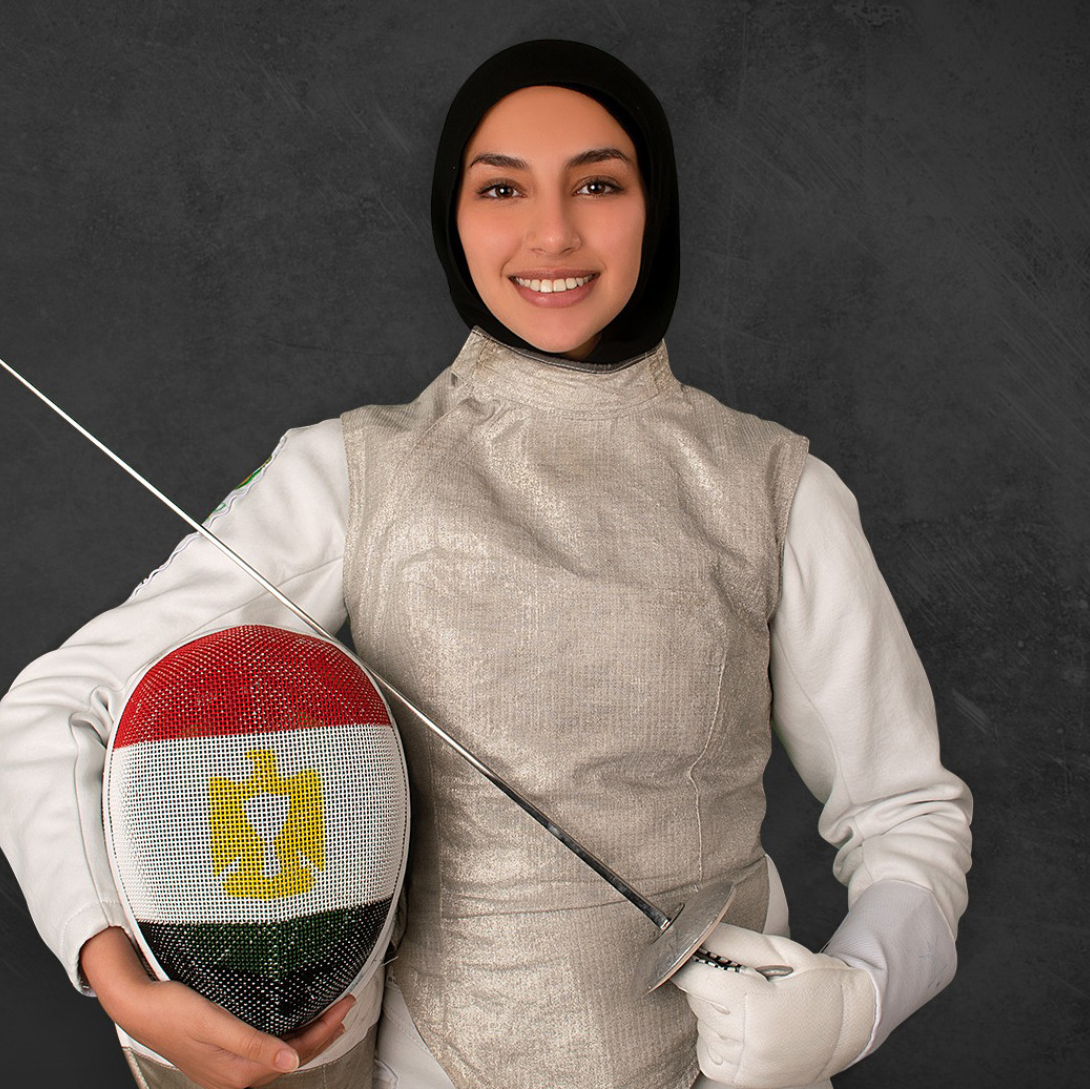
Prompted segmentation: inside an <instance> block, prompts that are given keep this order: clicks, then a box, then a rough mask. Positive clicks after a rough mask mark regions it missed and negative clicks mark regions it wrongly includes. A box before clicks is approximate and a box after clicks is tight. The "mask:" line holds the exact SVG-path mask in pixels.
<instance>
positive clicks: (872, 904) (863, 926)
mask: <svg viewBox="0 0 1090 1089" xmlns="http://www.w3.org/2000/svg"><path fill="white" fill-rule="evenodd" d="M822 952H824V953H827V954H828V955H829V956H831V957H838V958H839V959H840V960H842V961H844V962H845V964H850V965H852V966H853V967H855V968H862V969H863V970H864V971H866V972H867V973H868V974H869V975H870V977H871V979H872V980H873V981H874V986H875V990H876V991H877V992H878V1010H877V1014H876V1016H875V1023H874V1032H873V1033H872V1035H871V1039H870V1043H868V1044H867V1046H866V1047H865V1048H864V1049H863V1051H862V1052H861V1053H860V1055H859V1058H860V1059H861V1058H863V1056H864V1055H869V1054H870V1053H871V1052H872V1051H874V1049H875V1048H877V1047H878V1046H879V1045H880V1044H882V1043H883V1042H884V1041H885V1039H886V1037H887V1036H889V1034H890V1033H891V1032H892V1031H893V1030H894V1029H895V1028H896V1027H897V1026H898V1025H899V1024H900V1023H901V1022H902V1021H904V1020H905V1019H906V1018H908V1017H909V1016H910V1015H911V1014H913V1013H915V1011H916V1010H918V1009H919V1008H920V1007H921V1006H922V1005H923V1004H924V1003H925V1002H927V1001H928V1000H929V999H931V998H933V997H934V996H935V995H936V994H938V993H939V991H941V990H942V989H943V987H945V986H946V985H947V984H948V983H949V982H950V980H952V979H953V978H954V972H955V970H956V968H957V951H956V949H955V947H954V936H953V934H952V933H951V931H950V926H949V924H948V923H947V921H946V917H945V916H944V915H943V913H942V910H941V909H940V908H939V905H938V902H937V901H936V899H935V897H934V896H933V895H932V894H931V893H930V892H928V890H927V889H924V888H921V887H920V886H919V885H913V884H911V883H910V882H908V881H878V882H876V883H875V884H873V885H871V886H870V887H869V888H867V889H865V890H864V891H863V892H862V893H861V894H860V896H859V898H858V899H857V900H856V901H855V903H854V904H853V905H852V907H851V910H849V912H848V914H847V916H846V917H845V919H844V922H843V923H841V924H840V927H839V928H838V929H837V931H836V933H835V934H834V935H833V936H832V937H831V938H830V939H829V941H828V943H827V944H826V946H825V948H824V949H823V950H822ZM857 1061H858V1060H857Z"/></svg>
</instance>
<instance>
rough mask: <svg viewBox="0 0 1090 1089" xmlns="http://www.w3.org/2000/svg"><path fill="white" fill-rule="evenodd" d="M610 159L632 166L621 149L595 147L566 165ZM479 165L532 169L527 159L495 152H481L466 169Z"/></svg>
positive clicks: (585, 163) (573, 165) (571, 165)
mask: <svg viewBox="0 0 1090 1089" xmlns="http://www.w3.org/2000/svg"><path fill="white" fill-rule="evenodd" d="M610 159H620V160H622V161H623V162H626V163H628V165H629V166H631V165H632V160H631V159H630V158H629V157H628V156H627V155H626V154H625V153H624V152H623V151H621V149H620V148H616V147H593V148H590V149H589V150H587V151H581V152H580V153H579V154H578V155H573V156H572V157H571V158H570V159H569V160H568V161H567V163H566V164H565V165H566V166H567V167H568V168H572V167H577V166H587V165H588V164H589V163H604V162H608V161H609V160H610ZM478 163H483V164H484V165H485V166H495V167H499V168H500V169H502V170H529V169H530V164H529V163H527V162H526V160H525V159H517V158H515V157H514V156H513V155H501V154H499V153H498V152H495V151H484V152H481V154H480V155H478V156H476V158H474V160H473V161H472V162H471V163H470V164H469V166H467V167H466V169H467V170H469V169H472V168H473V167H475V166H476V165H477V164H478Z"/></svg>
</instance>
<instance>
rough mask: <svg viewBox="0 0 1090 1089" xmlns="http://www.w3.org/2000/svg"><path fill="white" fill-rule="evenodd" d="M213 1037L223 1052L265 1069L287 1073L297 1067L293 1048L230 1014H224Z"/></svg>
mask: <svg viewBox="0 0 1090 1089" xmlns="http://www.w3.org/2000/svg"><path fill="white" fill-rule="evenodd" d="M224 1012H226V1011H224ZM216 1036H217V1038H216V1040H215V1041H214V1042H215V1043H216V1044H217V1045H218V1046H220V1047H222V1048H223V1049H224V1050H225V1051H230V1052H231V1053H232V1054H234V1055H238V1056H239V1057H240V1058H243V1059H248V1060H249V1061H250V1062H252V1063H256V1064H257V1065H259V1066H262V1067H264V1068H265V1069H267V1070H275V1071H277V1072H279V1073H281V1074H290V1073H291V1072H292V1071H294V1070H296V1069H298V1067H299V1055H298V1053H297V1052H296V1051H295V1049H294V1048H293V1047H290V1046H289V1045H288V1044H286V1043H284V1041H283V1040H281V1039H279V1038H278V1037H276V1036H270V1035H269V1034H268V1033H265V1032H258V1030H257V1029H255V1028H252V1027H251V1026H250V1025H247V1024H246V1023H245V1022H244V1021H240V1020H238V1018H236V1017H232V1016H231V1015H230V1014H227V1019H226V1020H225V1021H224V1022H223V1024H222V1027H221V1030H220V1031H219V1032H218V1033H217V1034H216Z"/></svg>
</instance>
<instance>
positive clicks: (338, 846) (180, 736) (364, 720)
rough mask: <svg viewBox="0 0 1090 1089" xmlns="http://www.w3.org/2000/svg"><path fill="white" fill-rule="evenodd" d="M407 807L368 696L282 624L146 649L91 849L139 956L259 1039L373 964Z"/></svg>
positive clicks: (383, 717)
mask: <svg viewBox="0 0 1090 1089" xmlns="http://www.w3.org/2000/svg"><path fill="white" fill-rule="evenodd" d="M408 816H409V813H408V781H407V777H406V771H405V761H404V756H403V753H402V750H401V743H400V741H399V739H398V736H397V732H396V729H395V727H394V723H393V719H392V717H391V715H390V712H389V709H388V707H387V706H386V703H385V701H384V699H383V697H382V695H381V694H380V693H379V691H378V689H377V688H376V687H375V686H374V684H372V682H371V681H370V679H369V678H368V677H367V675H366V674H365V673H364V672H363V670H361V669H360V667H359V666H358V665H356V663H355V662H353V661H352V659H351V658H349V657H348V655H347V654H345V653H344V652H342V651H341V650H340V649H339V648H337V647H336V646H334V645H332V644H330V643H328V642H326V641H324V640H322V639H318V638H315V637H313V636H309V635H300V634H297V633H295V632H290V631H285V630H282V629H279V628H269V627H262V626H257V625H251V626H244V627H237V628H230V629H227V630H225V631H220V632H216V633H214V634H211V635H205V636H202V637H201V638H198V639H195V640H194V641H192V642H189V643H186V644H185V645H183V646H181V647H179V648H177V649H175V650H173V651H171V652H170V653H168V654H166V655H165V656H163V657H162V658H160V659H158V660H157V661H156V662H155V663H154V664H153V665H151V667H150V668H148V669H147V670H145V671H144V672H143V674H142V675H141V676H140V677H138V678H137V679H136V680H135V682H134V683H133V685H132V686H131V688H130V691H129V693H128V696H127V699H126V702H125V705H124V711H123V713H122V715H121V718H120V720H119V722H118V726H117V729H116V731H115V733H114V736H113V738H112V740H111V742H110V747H109V751H108V754H107V763H106V779H105V782H104V790H103V818H104V824H105V830H106V843H107V848H108V851H109V854H110V862H111V865H112V867H113V871H114V878H115V881H116V884H117V887H118V890H119V891H120V893H121V896H122V899H123V900H124V902H125V909H126V913H127V915H128V919H129V924H130V927H131V928H132V932H133V935H134V937H135V938H136V939H137V942H138V944H139V946H140V949H141V952H142V953H143V955H144V956H145V958H146V959H147V961H148V964H149V965H150V967H151V968H152V970H153V971H154V972H155V973H156V974H157V975H158V976H159V977H160V978H163V979H175V980H179V981H181V982H182V983H185V984H187V985H188V986H190V987H192V988H193V989H194V990H196V991H198V992H199V993H200V994H202V995H203V996H204V997H205V998H209V999H211V1000H212V1001H214V1002H217V1003H219V1004H220V1005H221V1006H223V1007H224V1008H226V1009H227V1010H228V1011H229V1012H231V1013H233V1014H234V1015H235V1016H236V1017H239V1018H240V1019H242V1020H243V1021H246V1022H247V1023H248V1024H250V1025H253V1026H254V1027H255V1028H258V1029H260V1030H261V1031H263V1032H269V1033H272V1034H274V1035H284V1034H285V1033H288V1032H291V1031H293V1030H295V1029H297V1028H299V1027H300V1026H301V1025H304V1024H306V1023H307V1022H308V1021H310V1020H312V1019H313V1018H314V1017H316V1016H318V1014H320V1013H321V1012H322V1011H323V1010H325V1009H326V1008H327V1007H328V1006H329V1005H330V1004H331V1003H333V1002H335V1001H336V1000H337V999H338V998H339V997H340V996H341V995H343V994H344V993H345V992H346V991H347V990H348V989H349V988H350V987H351V986H352V985H353V983H354V982H356V981H357V980H358V979H360V978H361V977H363V976H364V975H370V974H371V973H373V972H375V971H377V970H378V969H379V967H380V966H381V963H382V958H383V955H384V954H385V951H386V945H387V943H388V941H389V936H390V931H391V928H392V925H393V916H394V910H395V907H396V902H397V898H398V894H399V892H400V889H401V882H402V879H403V877H404V871H405V858H406V852H407V849H408Z"/></svg>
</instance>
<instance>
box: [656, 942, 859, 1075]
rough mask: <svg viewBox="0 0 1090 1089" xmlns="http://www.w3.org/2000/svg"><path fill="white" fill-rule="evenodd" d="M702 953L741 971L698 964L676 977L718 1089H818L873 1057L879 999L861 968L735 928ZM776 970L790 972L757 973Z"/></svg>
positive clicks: (702, 1065) (701, 1056) (700, 1053)
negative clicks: (868, 1054)
mask: <svg viewBox="0 0 1090 1089" xmlns="http://www.w3.org/2000/svg"><path fill="white" fill-rule="evenodd" d="M704 948H705V949H707V950H708V951H709V952H712V953H715V954H716V955H717V956H719V957H722V958H726V959H729V960H731V961H735V962H738V964H739V967H737V968H730V969H723V968H720V967H715V966H713V965H708V964H700V963H697V962H695V961H690V962H689V963H688V964H686V965H685V966H684V967H683V968H682V969H681V971H679V972H678V973H677V974H676V975H675V976H674V977H673V982H674V983H675V984H677V986H678V987H680V988H681V990H683V991H684V992H685V994H686V997H687V998H688V1001H689V1006H690V1008H691V1009H692V1011H693V1013H694V1014H696V1018H697V1031H698V1034H699V1035H698V1040H697V1045H696V1051H697V1058H698V1060H699V1062H700V1069H701V1070H702V1071H703V1072H704V1075H705V1076H706V1077H708V1078H710V1079H711V1080H712V1081H717V1082H725V1083H726V1084H728V1085H731V1086H735V1087H736V1089H787V1087H789V1086H800V1085H801V1086H805V1085H811V1084H813V1083H814V1082H816V1081H821V1080H822V1079H823V1078H828V1077H831V1076H832V1075H833V1074H836V1073H839V1072H840V1071H841V1070H843V1069H844V1068H845V1067H848V1066H851V1064H852V1063H853V1062H855V1060H856V1059H858V1058H860V1057H861V1056H862V1053H863V1052H864V1051H865V1050H866V1048H867V1045H868V1044H869V1042H870V1039H871V1033H872V1031H873V1029H874V1024H875V1016H876V1012H877V997H876V994H877V992H876V989H875V985H874V983H873V981H872V980H871V977H870V975H869V974H868V973H867V972H866V971H864V970H863V969H862V968H852V967H849V966H848V965H847V964H845V963H844V962H843V961H842V960H838V959H837V958H836V957H829V956H826V955H825V954H823V953H811V952H810V950H809V949H806V948H805V947H804V946H801V945H799V944H798V943H797V942H793V941H791V940H790V939H789V938H780V937H776V936H775V935H771V934H757V933H755V932H754V931H752V930H744V929H742V928H741V927H737V926H731V925H730V924H728V923H720V924H719V926H717V927H716V928H715V930H714V931H713V932H712V933H711V935H710V936H709V938H708V940H707V941H706V942H705V943H704ZM774 965H777V966H786V967H789V968H790V969H791V971H790V973H785V974H779V975H775V974H773V975H772V978H766V977H765V976H764V975H762V974H761V973H760V972H759V971H756V969H757V968H767V967H769V966H774ZM743 966H744V967H743ZM770 974H771V973H770Z"/></svg>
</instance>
